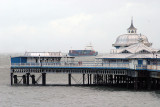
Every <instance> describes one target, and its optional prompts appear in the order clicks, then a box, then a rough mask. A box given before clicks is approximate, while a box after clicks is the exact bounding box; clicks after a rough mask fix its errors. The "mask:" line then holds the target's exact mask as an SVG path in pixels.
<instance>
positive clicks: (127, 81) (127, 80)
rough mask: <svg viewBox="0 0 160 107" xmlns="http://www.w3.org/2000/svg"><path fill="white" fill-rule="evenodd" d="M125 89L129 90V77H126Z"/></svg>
mask: <svg viewBox="0 0 160 107" xmlns="http://www.w3.org/2000/svg"><path fill="white" fill-rule="evenodd" d="M126 83H127V88H129V77H128V76H127V77H126Z"/></svg>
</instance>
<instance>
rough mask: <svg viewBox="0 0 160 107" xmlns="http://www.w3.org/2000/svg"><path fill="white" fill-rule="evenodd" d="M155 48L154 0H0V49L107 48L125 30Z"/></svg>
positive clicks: (158, 19) (159, 14) (159, 26)
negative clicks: (141, 36)
mask: <svg viewBox="0 0 160 107" xmlns="http://www.w3.org/2000/svg"><path fill="white" fill-rule="evenodd" d="M132 16H133V19H134V26H135V27H136V28H137V29H138V33H142V34H144V35H146V36H147V37H148V39H149V41H150V42H153V47H154V48H159V49H160V42H159V41H160V0H0V53H4V52H25V51H61V52H68V50H69V49H71V48H72V49H84V46H86V45H87V44H89V43H90V42H91V43H92V44H93V46H94V48H95V49H96V50H98V51H99V52H109V50H110V49H112V48H113V47H112V44H113V43H114V42H115V41H116V38H117V37H118V36H119V35H121V34H125V33H127V31H126V29H127V28H128V27H129V26H130V22H131V17H132Z"/></svg>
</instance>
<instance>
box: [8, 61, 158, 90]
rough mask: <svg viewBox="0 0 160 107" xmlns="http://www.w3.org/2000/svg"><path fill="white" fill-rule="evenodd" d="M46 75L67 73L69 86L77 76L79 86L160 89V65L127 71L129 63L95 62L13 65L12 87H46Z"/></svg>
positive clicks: (136, 67) (136, 66) (142, 66)
mask: <svg viewBox="0 0 160 107" xmlns="http://www.w3.org/2000/svg"><path fill="white" fill-rule="evenodd" d="M37 73H38V74H41V75H40V76H39V77H36V75H35V74H37ZM49 73H64V74H67V75H68V85H69V86H71V85H72V82H71V81H72V80H73V79H72V74H80V75H82V77H83V79H82V84H77V85H84V86H85V85H89V86H91V85H92V86H94V85H107V86H120V87H126V88H134V89H160V66H158V65H157V66H155V65H141V66H139V65H135V67H134V69H133V68H130V66H129V64H105V63H95V62H82V63H80V64H78V63H77V62H74V63H64V62H59V63H16V64H14V63H12V64H11V85H32V86H33V85H35V86H36V85H38V86H39V85H49V84H46V74H49ZM40 79H41V80H42V81H41V82H39V80H40ZM86 80H87V82H86ZM50 85H51V84H50ZM52 85H57V84H52ZM59 85H60V84H59ZM66 85H67V84H66ZM74 85H75V84H74ZM57 86H58V85H57Z"/></svg>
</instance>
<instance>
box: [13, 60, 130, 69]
mask: <svg viewBox="0 0 160 107" xmlns="http://www.w3.org/2000/svg"><path fill="white" fill-rule="evenodd" d="M11 67H108V68H129V64H128V63H119V64H117V63H115V64H113V63H112V64H111V63H102V62H101V63H100V62H81V61H79V62H51V63H12V64H11Z"/></svg>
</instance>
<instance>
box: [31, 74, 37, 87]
mask: <svg viewBox="0 0 160 107" xmlns="http://www.w3.org/2000/svg"><path fill="white" fill-rule="evenodd" d="M31 78H32V84H33V85H35V83H36V81H35V75H32V76H31Z"/></svg>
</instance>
